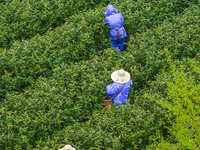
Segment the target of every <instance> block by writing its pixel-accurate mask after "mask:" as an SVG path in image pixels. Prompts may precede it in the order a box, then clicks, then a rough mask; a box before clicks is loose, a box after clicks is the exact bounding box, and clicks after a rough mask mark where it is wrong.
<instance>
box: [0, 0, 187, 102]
mask: <svg viewBox="0 0 200 150" xmlns="http://www.w3.org/2000/svg"><path fill="white" fill-rule="evenodd" d="M154 3H156V2H149V1H147V2H144V1H137V2H135V1H130V2H129V1H128V2H127V1H126V2H125V1H123V2H121V3H118V2H115V3H114V4H115V5H116V7H117V8H119V11H120V12H121V13H122V14H123V16H124V18H125V26H126V29H127V33H128V32H129V31H128V30H129V29H131V32H132V33H134V32H136V31H138V32H139V31H141V30H143V29H144V28H143V25H141V20H142V23H144V24H148V22H149V19H150V18H151V17H152V16H153V15H150V16H148V17H150V18H149V19H147V20H145V19H143V18H144V17H145V16H146V17H147V14H151V13H152V14H155V13H156V12H158V8H159V9H161V10H162V9H163V10H164V9H166V5H167V7H170V9H169V10H168V11H160V12H162V13H158V14H157V16H160V18H158V20H159V19H160V22H159V23H161V22H162V21H163V20H164V19H165V17H164V18H163V17H162V16H163V15H164V14H166V15H167V14H168V15H169V14H170V16H171V15H174V12H173V11H172V8H174V5H175V4H176V3H179V1H176V0H174V1H173V2H172V3H173V5H172V4H171V3H169V4H168V3H167V4H166V5H164V4H165V3H166V1H163V2H162V3H156V4H157V5H158V6H159V7H158V6H157V7H153V6H154ZM184 3H186V1H184ZM168 5H169V6H168ZM144 6H145V7H144ZM146 6H149V7H150V6H151V8H152V9H146ZM180 6H181V5H180ZM13 7H14V6H13ZM127 7H129V8H130V9H126V10H124V9H122V8H127ZM177 7H178V6H177ZM181 9H182V7H180V10H181ZM105 10H106V7H101V6H99V8H98V9H96V10H94V11H93V10H90V11H88V12H86V13H82V12H81V13H79V14H77V15H73V16H71V17H68V18H67V19H66V23H65V24H64V25H63V26H61V27H58V28H56V29H55V30H53V31H52V30H49V31H48V32H47V33H46V34H44V35H42V36H40V35H37V36H35V37H33V38H32V39H30V40H22V41H21V42H19V41H15V43H13V45H12V46H11V48H10V49H4V50H3V52H1V54H0V62H1V67H0V74H1V75H2V77H1V78H0V81H1V83H2V84H1V85H0V86H1V87H0V98H1V99H3V97H4V95H5V93H6V92H11V91H17V92H21V91H22V90H23V89H24V88H25V87H27V86H28V85H30V84H31V83H33V82H34V81H35V79H37V78H38V77H39V76H41V75H42V76H45V77H49V76H50V75H51V73H52V69H53V68H55V65H57V64H60V63H70V62H75V61H80V60H82V59H89V58H90V56H91V55H93V54H97V51H100V50H103V49H105V48H108V47H110V43H109V41H110V37H109V35H108V27H107V26H106V25H105V23H103V19H104V15H103V13H104V11H105ZM133 12H134V13H133ZM144 12H145V13H144ZM163 13H164V14H163ZM131 14H132V15H131ZM130 16H133V18H130ZM130 20H132V21H133V22H131V21H130ZM133 23H134V24H133ZM154 23H155V24H154ZM154 23H152V24H151V25H148V28H150V27H152V26H153V25H157V24H158V23H156V22H154ZM134 26H138V29H137V28H134ZM139 26H141V27H140V28H139ZM132 29H133V30H132ZM136 36H137V35H136ZM148 40H149V39H148ZM134 42H138V41H134ZM141 44H143V43H141ZM130 47H131V46H130ZM130 49H131V48H130ZM138 57H140V55H138V56H137V58H138ZM137 60H138V59H137Z"/></svg>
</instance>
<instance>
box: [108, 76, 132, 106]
mask: <svg viewBox="0 0 200 150" xmlns="http://www.w3.org/2000/svg"><path fill="white" fill-rule="evenodd" d="M132 85H133V83H132V81H131V80H129V81H128V82H127V83H126V85H125V87H124V89H123V90H122V91H121V92H120V94H119V95H118V96H116V97H115V98H114V99H113V103H115V106H117V102H120V103H121V105H126V101H127V98H128V93H129V89H130V88H131V86H132ZM123 86H124V84H120V83H117V82H113V84H112V85H107V86H106V92H107V95H108V96H110V97H114V96H115V95H116V94H117V93H118V92H119V91H120V90H121V89H122V88H123Z"/></svg>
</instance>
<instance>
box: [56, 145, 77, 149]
mask: <svg viewBox="0 0 200 150" xmlns="http://www.w3.org/2000/svg"><path fill="white" fill-rule="evenodd" d="M59 150H76V149H75V148H73V147H72V146H71V145H65V146H64V147H63V148H62V149H59Z"/></svg>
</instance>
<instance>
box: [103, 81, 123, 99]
mask: <svg viewBox="0 0 200 150" xmlns="http://www.w3.org/2000/svg"><path fill="white" fill-rule="evenodd" d="M119 90H120V88H119V87H118V86H117V85H116V83H113V84H112V85H107V86H106V92H107V95H108V96H111V97H112V96H114V95H115V94H117V92H119Z"/></svg>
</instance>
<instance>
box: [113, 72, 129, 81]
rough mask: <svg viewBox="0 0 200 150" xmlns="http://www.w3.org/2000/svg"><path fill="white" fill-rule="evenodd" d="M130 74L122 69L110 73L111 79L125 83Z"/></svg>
mask: <svg viewBox="0 0 200 150" xmlns="http://www.w3.org/2000/svg"><path fill="white" fill-rule="evenodd" d="M130 78H131V76H130V74H129V73H128V72H126V71H124V69H120V70H116V71H114V72H113V73H112V74H111V79H112V80H113V81H115V82H117V83H127V82H128V81H129V80H130Z"/></svg>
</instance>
